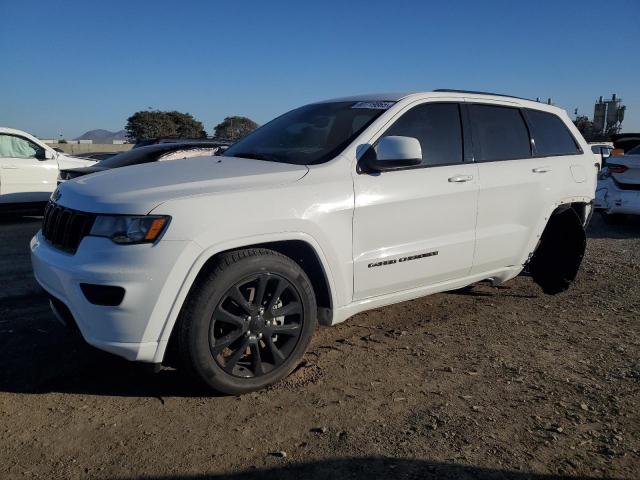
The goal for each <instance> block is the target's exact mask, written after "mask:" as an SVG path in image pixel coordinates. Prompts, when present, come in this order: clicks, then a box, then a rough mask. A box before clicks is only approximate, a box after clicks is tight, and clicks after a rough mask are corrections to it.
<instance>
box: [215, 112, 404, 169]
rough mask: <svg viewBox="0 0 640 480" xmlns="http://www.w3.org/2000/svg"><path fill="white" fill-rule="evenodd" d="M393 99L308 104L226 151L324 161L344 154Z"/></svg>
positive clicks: (244, 155)
mask: <svg viewBox="0 0 640 480" xmlns="http://www.w3.org/2000/svg"><path fill="white" fill-rule="evenodd" d="M392 103H393V102H328V103H315V104H311V105H306V106H304V107H300V108H297V109H295V110H292V111H290V112H288V113H285V114H284V115H282V116H280V117H278V118H276V119H275V120H272V121H271V122H269V123H267V124H266V125H263V126H262V127H260V128H258V129H257V130H254V131H253V132H252V133H250V134H249V135H247V136H246V137H244V138H243V139H242V140H240V141H238V142H236V143H234V144H233V145H232V146H231V147H229V148H228V149H227V150H226V151H225V152H224V154H223V155H224V156H226V157H242V158H253V159H256V160H267V161H272V162H282V163H294V164H298V165H312V164H318V163H324V162H327V161H329V160H331V159H332V158H334V157H335V156H337V155H338V154H340V153H341V152H342V150H344V149H345V148H346V147H347V146H348V145H349V144H350V143H351V142H352V141H353V140H355V138H356V137H357V136H358V135H359V134H360V133H361V132H362V131H364V129H365V128H367V127H368V126H369V125H371V123H372V122H373V121H374V120H375V119H376V118H378V117H379V116H380V115H381V114H382V113H383V112H384V111H385V110H386V109H388V108H389V107H390V106H391V105H392Z"/></svg>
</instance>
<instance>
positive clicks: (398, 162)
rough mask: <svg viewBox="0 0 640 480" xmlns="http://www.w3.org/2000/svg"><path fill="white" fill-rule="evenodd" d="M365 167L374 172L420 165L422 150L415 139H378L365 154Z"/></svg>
mask: <svg viewBox="0 0 640 480" xmlns="http://www.w3.org/2000/svg"><path fill="white" fill-rule="evenodd" d="M365 159H366V160H365V164H366V166H367V167H368V168H369V169H371V170H374V171H379V172H382V171H385V170H397V169H399V168H405V167H413V166H416V165H420V164H421V163H422V148H421V147H420V142H419V141H418V139H417V138H413V137H400V136H391V137H383V138H381V139H380V141H379V142H378V144H377V145H376V147H375V150H374V149H373V148H371V149H369V151H368V152H367V154H365Z"/></svg>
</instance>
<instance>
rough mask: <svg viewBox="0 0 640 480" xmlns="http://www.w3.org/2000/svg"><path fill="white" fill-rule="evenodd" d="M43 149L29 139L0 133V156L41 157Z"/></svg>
mask: <svg viewBox="0 0 640 480" xmlns="http://www.w3.org/2000/svg"><path fill="white" fill-rule="evenodd" d="M43 156H44V149H43V148H42V147H41V146H39V145H36V144H35V143H33V142H30V141H29V140H27V139H25V138H22V137H16V136H15V135H6V134H0V157H3V158H42V157H43Z"/></svg>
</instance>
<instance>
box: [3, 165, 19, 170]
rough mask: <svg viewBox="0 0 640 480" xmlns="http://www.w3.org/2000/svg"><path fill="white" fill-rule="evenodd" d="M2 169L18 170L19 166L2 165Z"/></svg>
mask: <svg viewBox="0 0 640 480" xmlns="http://www.w3.org/2000/svg"><path fill="white" fill-rule="evenodd" d="M2 169H3V170H17V169H18V167H16V166H15V165H2Z"/></svg>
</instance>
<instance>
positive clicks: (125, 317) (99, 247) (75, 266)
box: [31, 232, 201, 362]
mask: <svg viewBox="0 0 640 480" xmlns="http://www.w3.org/2000/svg"><path fill="white" fill-rule="evenodd" d="M200 251H201V249H200V247H198V246H197V245H196V244H195V243H193V242H186V241H160V242H158V243H157V244H155V245H116V244H114V243H113V242H111V240H109V239H106V238H98V237H85V238H84V239H83V240H82V242H81V243H80V246H79V248H78V250H77V252H76V253H75V254H74V255H71V254H68V253H65V252H62V251H60V250H58V249H56V248H54V247H53V246H51V245H50V244H49V243H48V242H47V241H46V240H45V239H44V238H43V237H42V234H41V232H38V233H37V234H36V236H35V237H33V239H32V240H31V261H32V264H33V272H34V275H35V277H36V280H37V281H38V283H40V285H41V286H42V288H44V289H45V290H46V291H47V292H48V293H49V294H50V295H51V296H52V297H54V299H55V300H57V301H58V302H61V303H62V304H63V305H64V306H65V307H66V308H67V309H68V311H69V313H70V315H71V316H72V317H73V320H74V321H75V323H76V325H77V326H78V329H79V330H80V332H81V333H82V336H83V337H84V339H85V340H86V341H87V343H89V344H91V345H93V346H95V347H97V348H99V349H101V350H106V351H108V352H111V353H114V354H116V355H119V356H121V357H124V358H126V359H128V360H136V361H142V362H153V361H154V357H155V355H156V351H157V349H158V342H159V340H160V336H161V333H162V329H163V327H164V325H165V323H166V320H167V318H168V315H169V313H170V310H171V308H172V307H173V303H174V301H175V298H176V296H177V293H178V291H179V289H180V286H181V285H182V282H183V281H184V278H185V275H186V273H185V272H186V271H188V268H189V266H190V265H191V264H192V263H191V262H192V261H193V258H195V257H196V256H197V254H198V253H199V252H200ZM81 283H89V284H94V285H109V286H118V287H122V288H124V289H125V295H124V299H123V300H122V303H120V305H118V306H115V307H112V306H102V305H94V304H92V303H90V302H89V300H87V297H86V296H85V294H84V293H83V292H82V289H81V288H80V284H81ZM52 303H53V304H54V305H56V304H57V302H55V301H54V302H52ZM58 306H59V308H58V310H60V308H61V307H60V305H58ZM57 314H58V315H60V311H58V312H57Z"/></svg>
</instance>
